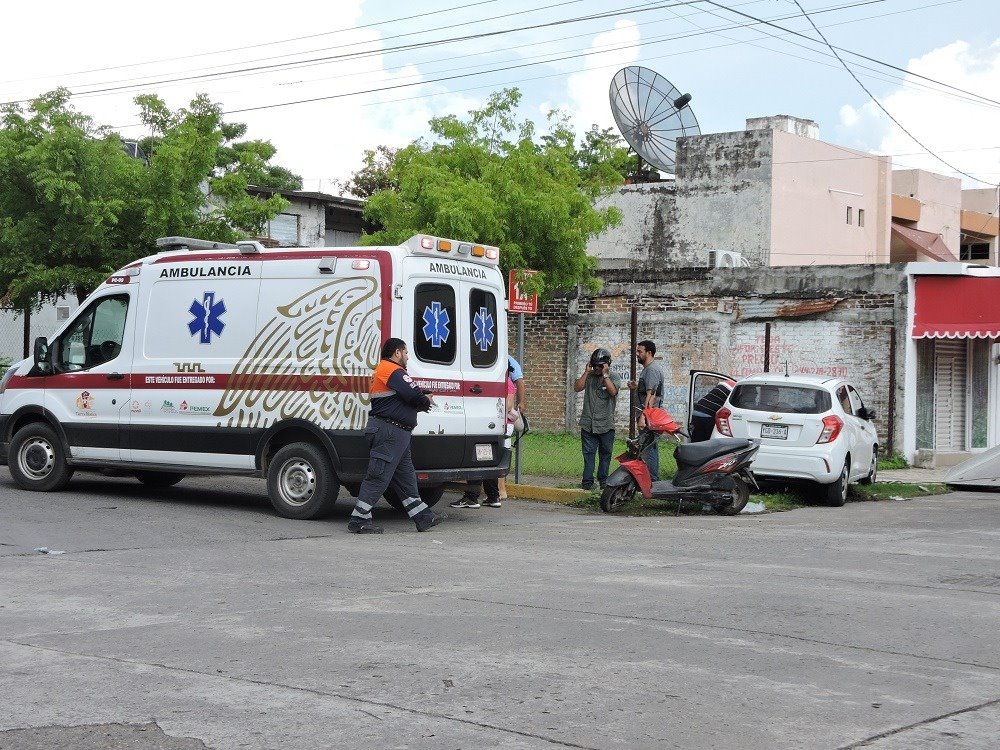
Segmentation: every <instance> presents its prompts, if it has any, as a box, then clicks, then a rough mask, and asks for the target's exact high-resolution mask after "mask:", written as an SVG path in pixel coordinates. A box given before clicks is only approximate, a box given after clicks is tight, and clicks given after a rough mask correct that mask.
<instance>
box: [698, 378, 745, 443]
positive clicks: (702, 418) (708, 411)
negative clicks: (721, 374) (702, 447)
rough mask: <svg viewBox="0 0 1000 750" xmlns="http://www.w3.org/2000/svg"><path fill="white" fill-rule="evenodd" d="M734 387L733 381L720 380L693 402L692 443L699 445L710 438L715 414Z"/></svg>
mask: <svg viewBox="0 0 1000 750" xmlns="http://www.w3.org/2000/svg"><path fill="white" fill-rule="evenodd" d="M734 385H736V383H735V381H732V380H720V381H719V382H718V384H717V385H716V386H715V387H714V388H713V389H712V390H710V391H709V392H708V393H706V394H705V395H704V396H702V397H701V398H700V399H698V401H697V402H695V405H694V408H693V409H692V410H691V442H692V443H700V442H702V441H703V440H708V439H709V438H710V437H712V428H713V427H714V426H715V414H716V412H718V411H719V409H721V408H722V405H723V404H724V403H726V399H727V398H729V394H730V393H732V390H733V386H734Z"/></svg>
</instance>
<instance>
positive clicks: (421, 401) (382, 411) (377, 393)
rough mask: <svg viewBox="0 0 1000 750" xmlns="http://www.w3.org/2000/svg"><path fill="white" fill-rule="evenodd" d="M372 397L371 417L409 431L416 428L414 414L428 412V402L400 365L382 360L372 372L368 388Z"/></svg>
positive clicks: (429, 403) (429, 405)
mask: <svg viewBox="0 0 1000 750" xmlns="http://www.w3.org/2000/svg"><path fill="white" fill-rule="evenodd" d="M368 393H369V395H370V396H371V401H372V410H371V415H372V416H373V417H378V418H379V419H384V420H386V421H389V422H395V423H398V424H400V425H402V426H405V427H408V428H410V429H412V428H414V427H416V426H417V412H418V411H429V410H430V408H431V402H430V399H429V398H427V395H426V394H425V393H424V392H423V391H422V390H420V388H418V387H417V386H416V385H414V384H413V380H411V379H410V376H409V375H407V374H406V370H404V369H403V368H402V367H401V366H400V365H397V364H396V363H395V362H393V361H392V360H388V359H383V360H382V361H381V362H379V363H378V367H376V368H375V372H374V373H372V382H371V385H370V386H369V388H368Z"/></svg>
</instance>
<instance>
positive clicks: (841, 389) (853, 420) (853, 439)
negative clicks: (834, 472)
mask: <svg viewBox="0 0 1000 750" xmlns="http://www.w3.org/2000/svg"><path fill="white" fill-rule="evenodd" d="M836 395H837V401H838V402H839V403H840V408H841V410H842V411H843V412H844V439H845V440H846V442H847V450H848V452H849V453H850V454H851V471H850V477H851V479H854V478H855V477H857V476H858V474H859V473H860V471H861V470H860V469H859V468H858V467H859V466H861V467H864V469H865V470H866V471H867V469H868V461H869V460H870V459H871V454H870V453H869V454H868V455H867V456H864V455H860V454H862V453H863V452H864V450H865V449H864V448H863V447H862V445H861V442H862V441H861V426H860V424H859V423H860V421H861V420H860V419H859V418H858V417H857V415H856V414H855V413H854V409H855V407H854V404H852V403H851V395H850V392H849V391H848V390H847V385H846V384H844V385H839V386H837V391H836ZM869 450H870V449H869Z"/></svg>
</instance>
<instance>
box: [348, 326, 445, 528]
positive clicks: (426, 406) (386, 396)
mask: <svg viewBox="0 0 1000 750" xmlns="http://www.w3.org/2000/svg"><path fill="white" fill-rule="evenodd" d="M409 357H410V355H409V352H408V351H407V349H406V344H405V343H403V340H402V339H395V338H393V339H389V340H387V341H386V342H385V344H384V345H383V346H382V360H381V361H380V362H379V363H378V366H377V367H376V368H375V372H374V373H373V374H372V380H371V385H370V386H369V389H368V392H369V394H370V396H371V413H370V414H369V415H368V424H367V426H366V427H365V439H366V440H367V441H368V445H369V446H370V448H371V453H370V455H369V458H368V471H367V473H366V474H365V479H364V481H363V482H362V483H361V489H360V490H359V491H358V500H357V502H356V503H355V504H354V512H353V513H351V520H350V522H349V523H348V524H347V530H348V531H350V532H351V533H352V534H381V533H382V527H381V526H375V525H374V523H373V522H372V508H373V507H374V506H375V503H377V502H378V499H379V498H380V497H382V493H384V492H385V491H386V489H387V488H388V487H389V485H392V488H393V490H394V491H395V493H396V497H398V498H400V499H401V501H402V503H403V508H405V509H406V513H407V515H408V516H409V517H410V518H411V519H412V520H413V523H414V524H416V526H417V531H427V530H428V529H430V528H431V527H433V526H437V525H438V524H439V523H440V522H441V516H438V515H435V513H434V511H432V510H431V509H430V508H428V507H427V505H426V504H425V503H424V501H423V500H421V499H420V492H419V490H418V489H417V473H416V471H415V470H414V468H413V458H412V457H411V455H410V432H411V431H412V430H413V428H414V427H416V426H417V412H418V411H430V408H431V406H432V405H433V403H434V398H433V396H431V395H430V394H428V393H425V392H424V391H423V390H421V389H420V388H418V387H417V386H416V385H414V384H413V381H412V380H411V379H410V376H409V375H407V374H406V363H407V361H408V360H409Z"/></svg>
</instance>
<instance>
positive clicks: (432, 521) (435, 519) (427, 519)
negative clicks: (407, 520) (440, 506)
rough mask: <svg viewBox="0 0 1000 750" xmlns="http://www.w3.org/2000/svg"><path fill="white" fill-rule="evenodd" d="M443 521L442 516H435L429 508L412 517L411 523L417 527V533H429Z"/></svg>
mask: <svg viewBox="0 0 1000 750" xmlns="http://www.w3.org/2000/svg"><path fill="white" fill-rule="evenodd" d="M443 520H444V516H439V515H437V514H436V513H435V512H434V511H432V510H431V509H430V508H428V509H427V510H422V511H420V512H419V513H417V515H415V516H414V517H413V523H415V524H416V525H417V531H429V530H430V529H432V528H433V527H435V526H437V525H438V524H439V523H441V522H442V521H443Z"/></svg>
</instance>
